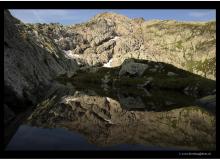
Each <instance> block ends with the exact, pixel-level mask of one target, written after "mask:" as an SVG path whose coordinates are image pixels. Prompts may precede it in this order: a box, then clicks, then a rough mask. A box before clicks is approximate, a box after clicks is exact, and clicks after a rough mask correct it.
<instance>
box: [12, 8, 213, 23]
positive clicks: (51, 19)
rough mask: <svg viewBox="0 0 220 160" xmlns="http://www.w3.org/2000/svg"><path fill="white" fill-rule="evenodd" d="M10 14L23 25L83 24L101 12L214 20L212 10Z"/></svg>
mask: <svg viewBox="0 0 220 160" xmlns="http://www.w3.org/2000/svg"><path fill="white" fill-rule="evenodd" d="M10 12H11V14H12V15H13V16H15V17H16V18H18V19H20V20H21V21H23V22H24V23H60V24H63V25H70V24H77V23H83V22H86V21H88V20H89V19H91V18H92V17H93V16H95V15H96V14H99V13H103V12H114V13H118V14H122V15H125V16H128V17H129V18H140V17H143V18H144V19H145V20H151V19H160V20H177V21H210V20H216V10H213V9H62V10H61V9H59V10H57V9H50V10H49V9H34V10H33V9H13V10H10Z"/></svg>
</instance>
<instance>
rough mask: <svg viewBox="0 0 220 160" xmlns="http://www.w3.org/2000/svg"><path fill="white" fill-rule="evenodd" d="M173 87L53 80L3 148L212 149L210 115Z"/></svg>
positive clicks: (213, 135)
mask: <svg viewBox="0 0 220 160" xmlns="http://www.w3.org/2000/svg"><path fill="white" fill-rule="evenodd" d="M194 101H195V98H194V97H190V96H187V95H184V94H181V93H178V92H174V91H159V90H157V91H156V90H154V91H147V90H144V89H134V88H130V89H129V88H120V89H119V88H117V89H112V88H103V87H97V86H89V85H86V86H85V85H82V86H80V87H75V86H73V85H72V84H70V83H67V84H65V85H64V84H55V85H54V86H52V87H51V89H50V90H48V92H47V94H46V95H45V98H44V99H43V100H42V102H39V104H38V105H37V106H36V108H35V110H34V111H33V112H32V113H31V115H30V116H29V117H28V119H27V120H26V121H25V122H23V124H22V125H20V127H19V128H18V130H17V131H16V133H15V135H14V136H13V138H12V139H11V141H10V143H9V144H8V146H7V147H6V150H215V143H216V142H215V132H216V131H215V115H214V114H213V113H210V112H209V111H207V110H205V109H204V108H202V107H200V106H196V105H195V104H194Z"/></svg>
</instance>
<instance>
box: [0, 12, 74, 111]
mask: <svg viewBox="0 0 220 160" xmlns="http://www.w3.org/2000/svg"><path fill="white" fill-rule="evenodd" d="M77 68H78V65H77V64H76V62H75V61H74V60H70V59H67V58H65V56H64V53H63V51H62V50H60V49H59V48H58V47H57V46H56V44H55V43H53V41H51V39H50V38H47V36H41V35H39V36H38V34H37V33H36V31H34V30H32V29H29V28H28V27H27V26H26V25H25V24H24V23H22V22H21V21H19V20H17V19H16V18H14V17H12V16H11V14H10V12H9V11H8V10H5V11H4V88H5V102H4V103H6V104H7V105H8V106H9V107H11V106H12V107H13V106H14V105H15V106H16V107H17V108H19V107H23V105H24V104H23V103H22V104H19V103H18V102H21V101H26V100H29V101H31V102H34V100H35V98H37V95H41V94H42V93H39V92H40V91H39V90H38V92H35V93H34V91H36V90H35V89H39V87H40V86H41V85H48V84H50V81H51V80H52V79H53V78H54V77H55V76H57V75H59V74H64V73H67V72H68V73H69V72H74V71H75V70H76V69H77Z"/></svg>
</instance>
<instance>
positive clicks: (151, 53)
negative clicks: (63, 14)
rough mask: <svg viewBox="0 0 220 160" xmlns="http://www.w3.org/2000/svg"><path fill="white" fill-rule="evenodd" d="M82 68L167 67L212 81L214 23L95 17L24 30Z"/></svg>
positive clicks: (101, 15) (213, 73) (214, 38)
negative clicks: (145, 63) (133, 63)
mask: <svg viewBox="0 0 220 160" xmlns="http://www.w3.org/2000/svg"><path fill="white" fill-rule="evenodd" d="M26 27H27V28H28V30H26V32H28V31H29V30H34V33H30V34H33V36H34V35H40V36H43V37H48V38H50V40H51V42H53V43H52V44H56V45H57V46H58V47H59V48H60V49H61V50H63V51H64V53H65V56H66V57H68V58H70V59H75V60H77V62H78V64H80V65H82V66H83V65H89V66H103V65H104V66H106V67H115V66H119V65H121V64H122V63H123V61H124V60H125V59H127V58H136V59H145V60H152V61H156V62H165V63H169V64H173V65H174V66H176V67H178V68H181V69H184V70H187V71H190V72H192V73H196V74H199V75H202V76H204V77H207V78H210V79H215V72H216V69H215V68H216V58H215V57H216V56H215V54H216V23H215V21H211V22H178V21H174V20H149V21H145V20H144V19H143V18H138V19H129V18H128V17H126V16H123V15H119V14H115V13H102V14H98V15H96V16H95V17H93V18H92V19H91V20H89V21H88V22H86V23H82V24H76V25H69V26H63V25H60V24H26Z"/></svg>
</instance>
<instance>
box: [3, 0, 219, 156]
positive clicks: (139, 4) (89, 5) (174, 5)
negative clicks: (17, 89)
mask: <svg viewBox="0 0 220 160" xmlns="http://www.w3.org/2000/svg"><path fill="white" fill-rule="evenodd" d="M217 6H219V3H218V2H216V1H215V2H214V1H206V2H205V1H202V2H200V1H190V2H189V1H169V2H168V1H148V2H146V1H145V2H144V1H101V0H100V1H75V2H74V1H55V2H53V1H31V2H30V1H20V2H18V1H7V2H6V1H4V2H0V7H1V9H2V11H3V9H216V25H217V28H219V24H218V21H217V20H218V19H219V18H220V17H219V16H218V13H219V10H218V8H217ZM2 19H3V18H2ZM2 23H4V22H2ZM1 26H3V24H2V25H1ZM1 31H2V36H3V34H4V33H3V31H4V29H3V28H2V29H1ZM216 34H217V37H218V34H219V32H216ZM217 42H218V41H217V39H216V44H218V43H217ZM2 46H3V43H2ZM2 49H3V47H2ZM217 51H218V45H216V53H217ZM2 56H3V54H2ZM216 57H217V59H218V56H217V55H216ZM3 58H4V57H3ZM217 61H218V60H217ZM2 64H3V63H2ZM216 65H217V66H218V64H217V63H216ZM217 68H218V67H217ZM2 69H3V67H2ZM217 70H218V69H217ZM2 75H3V74H2ZM217 79H218V78H217ZM2 80H3V79H2ZM3 83H4V82H3ZM3 83H2V84H3ZM216 84H217V83H216ZM2 87H3V85H2ZM2 91H3V88H2ZM2 97H3V95H2V96H1V98H2ZM217 99H218V98H217ZM0 109H2V110H1V111H0V114H2V116H1V117H3V113H4V112H3V106H2V107H1V108H0ZM218 110H219V109H218V107H217V108H216V114H217V113H218ZM216 124H217V116H216ZM1 125H2V126H1V128H2V129H1V131H0V134H1V137H0V141H2V140H3V128H4V124H3V120H2V123H1ZM216 127H217V126H216ZM217 128H218V127H217ZM217 132H218V131H217V130H216V137H217ZM216 143H217V141H216ZM0 144H1V152H0V158H54V159H58V158H98V159H99V158H102V159H104V158H129V159H130V158H198V159H200V158H202V159H204V158H217V157H220V156H219V152H218V147H216V151H214V152H211V153H212V154H211V156H192V155H191V156H180V155H179V153H180V152H178V151H129V152H125V151H56V152H52V151H42V152H40V151H28V152H25V151H4V146H3V143H2V142H0ZM184 153H185V152H184ZM191 153H192V152H191ZM195 153H199V152H197V151H196V152H195ZM202 153H204V151H202ZM206 153H209V152H206Z"/></svg>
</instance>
